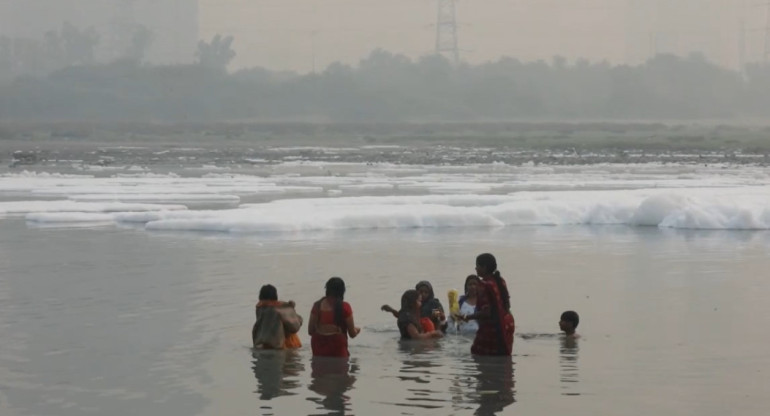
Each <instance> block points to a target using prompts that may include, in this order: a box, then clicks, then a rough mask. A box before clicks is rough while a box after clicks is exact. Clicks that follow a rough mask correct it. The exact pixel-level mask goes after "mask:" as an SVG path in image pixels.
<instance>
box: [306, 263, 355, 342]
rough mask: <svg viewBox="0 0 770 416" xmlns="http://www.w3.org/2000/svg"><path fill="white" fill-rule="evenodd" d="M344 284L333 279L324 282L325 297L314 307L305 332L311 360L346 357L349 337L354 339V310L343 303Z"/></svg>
mask: <svg viewBox="0 0 770 416" xmlns="http://www.w3.org/2000/svg"><path fill="white" fill-rule="evenodd" d="M344 298H345V281H343V280H342V279H341V278H339V277H332V278H331V279H329V280H328V281H327V282H326V296H325V297H323V298H321V300H319V301H318V302H316V303H315V304H313V309H312V310H311V311H310V320H309V321H308V325H307V332H308V335H310V346H311V347H312V349H313V356H314V357H349V356H350V353H349V352H348V336H349V337H350V338H355V337H356V336H358V334H360V333H361V328H358V327H356V326H355V322H354V321H353V309H352V308H351V307H350V304H349V303H347V302H345V301H344Z"/></svg>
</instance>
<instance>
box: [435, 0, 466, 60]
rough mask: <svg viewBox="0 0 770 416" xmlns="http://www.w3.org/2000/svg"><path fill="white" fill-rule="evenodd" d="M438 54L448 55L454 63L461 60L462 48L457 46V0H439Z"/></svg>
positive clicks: (437, 23)
mask: <svg viewBox="0 0 770 416" xmlns="http://www.w3.org/2000/svg"><path fill="white" fill-rule="evenodd" d="M436 54H437V55H442V56H446V57H447V58H449V60H450V61H452V63H454V64H457V63H459V62H460V49H459V48H458V46H457V21H456V20H455V0H438V18H437V20H436Z"/></svg>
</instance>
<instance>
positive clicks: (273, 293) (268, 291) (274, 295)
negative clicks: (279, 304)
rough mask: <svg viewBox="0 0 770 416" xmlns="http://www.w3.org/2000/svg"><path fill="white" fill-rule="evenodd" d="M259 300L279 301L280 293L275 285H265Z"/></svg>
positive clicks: (260, 292)
mask: <svg viewBox="0 0 770 416" xmlns="http://www.w3.org/2000/svg"><path fill="white" fill-rule="evenodd" d="M259 300H278V291H277V290H276V289H275V286H273V285H264V286H262V288H261V289H259Z"/></svg>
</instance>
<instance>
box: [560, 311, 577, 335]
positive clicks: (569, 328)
mask: <svg viewBox="0 0 770 416" xmlns="http://www.w3.org/2000/svg"><path fill="white" fill-rule="evenodd" d="M579 323H580V316H578V314H577V312H575V311H566V312H564V313H562V314H561V318H560V319H559V329H561V330H562V331H564V332H565V333H567V334H573V333H574V332H575V329H576V328H577V326H578V324H579Z"/></svg>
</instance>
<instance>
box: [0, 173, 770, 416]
mask: <svg viewBox="0 0 770 416" xmlns="http://www.w3.org/2000/svg"><path fill="white" fill-rule="evenodd" d="M361 169H365V168H361ZM656 169H657V168H656ZM745 172H747V171H744V170H739V171H738V173H737V174H736V175H737V176H739V177H741V178H744V179H745V176H746V175H744V174H743V173H745ZM284 173H285V172H282V174H284ZM583 174H584V175H585V177H588V176H589V175H596V172H595V171H592V172H588V171H584V172H583ZM756 174H757V173H756V172H754V173H752V174H750V175H748V176H750V177H751V178H754V179H756ZM568 175H573V173H568ZM645 175H647V174H645ZM736 175H734V176H736ZM643 176H644V175H643ZM706 176H707V175H706V174H701V173H697V172H696V173H694V174H689V176H688V178H689V179H691V180H695V181H696V182H697V181H699V180H700V179H701V178H705V177H706ZM148 177H150V178H151V179H152V178H154V177H152V176H148ZM19 178H20V177H19V176H14V175H11V176H6V177H5V178H2V182H0V184H3V185H4V186H5V188H6V191H5V194H4V195H5V197H4V198H5V201H6V202H9V201H10V202H19V201H21V202H24V201H29V200H30V198H29V197H28V196H25V195H23V194H20V191H19V187H20V186H21V185H19V184H20V183H22V182H23V183H24V184H28V183H29V181H31V182H34V181H36V180H41V178H40V177H39V175H38V176H35V175H30V177H29V181H27V179H24V178H23V177H22V179H24V180H23V181H21V182H20V179H19ZM677 178H679V179H681V175H679V176H677ZM43 179H45V180H50V178H48V177H44V178H43ZM434 179H435V178H434ZM626 179H628V178H626ZM648 179H649V177H648V176H645V180H648ZM754 179H752V180H754ZM56 180H59V181H65V182H66V181H69V180H71V179H70V178H66V177H65V178H56ZM72 180H74V181H82V180H83V178H74V179H72ZM90 180H93V181H97V180H102V179H100V178H94V179H88V178H86V182H88V181H90ZM158 180H163V178H161V179H158ZM205 180H206V179H205V178H204V177H203V176H201V179H200V181H205ZM431 180H433V179H431ZM608 180H609V181H610V182H612V181H611V180H610V179H608ZM121 181H124V182H126V181H128V182H130V181H131V179H130V178H123V179H121ZM192 181H193V182H195V181H196V179H192ZM401 183H403V182H401ZM64 185H66V184H64ZM64 185H61V184H60V186H64ZM95 185H99V186H102V185H104V183H101V182H100V183H98V184H97V183H96V182H88V184H86V185H83V184H80V185H78V186H90V187H93V186H95ZM113 185H114V184H112V185H110V186H113ZM749 185H750V186H755V187H756V186H757V184H756V183H753V182H752V183H751V184H746V186H749ZM25 186H26V185H25ZM32 186H33V187H34V186H39V185H32ZM123 186H125V187H126V189H129V188H130V189H131V190H132V192H134V191H136V186H137V185H136V184H130V185H126V184H125V183H124V184H123ZM141 186H144V185H141ZM177 186H178V185H177ZM426 186H427V185H426ZM740 186H743V185H740ZM737 187H739V185H735V186H734V187H733V188H731V189H735V188H737ZM11 188H13V191H10V190H9V189H11ZM544 188H546V187H545V186H541V189H544ZM604 188H605V189H621V190H622V189H625V188H628V189H637V188H638V187H636V186H629V185H628V182H627V181H625V179H624V181H622V182H621V181H618V182H617V183H615V184H612V183H610V184H609V186H608V185H606V184H605V185H604ZM690 188H692V187H688V186H686V185H685V186H683V189H685V190H687V189H690ZM90 189H91V190H90V191H89V192H95V191H94V190H93V188H90ZM349 189H350V188H346V190H349ZM366 189H368V192H369V193H370V194H378V195H381V194H383V193H384V194H387V195H390V194H394V193H395V192H393V191H387V190H386V191H383V190H382V188H381V187H370V188H366ZM715 189H716V190H715V191H714V192H715V193H719V192H722V191H721V189H722V188H715ZM757 189H760V190H761V188H752V191H751V192H750V193H752V195H754V194H756V193H757V192H759V191H757ZM325 191H326V193H324V194H323V195H317V196H313V197H312V198H311V199H313V200H316V199H323V200H326V199H330V198H333V197H334V196H336V192H328V189H326V188H325ZM105 192H109V193H110V194H113V193H114V192H115V189H114V188H110V190H109V191H105ZM359 192H360V190H359ZM624 192H632V191H631V190H626V191H624ZM762 192H765V191H762ZM125 193H128V191H125ZM404 193H407V194H410V195H413V194H415V192H404ZM760 193H761V192H760ZM69 194H70V195H81V194H82V192H75V191H72V192H70V193H69ZM442 194H443V193H442ZM51 195H52V193H51V192H50V189H49V190H48V191H47V192H45V196H44V197H40V198H38V199H44V200H48V201H50V200H51V199H52V198H53V197H52V196H51ZM465 195H467V193H466V194H465ZM608 195H609V194H608ZM409 197H410V196H404V198H409ZM742 197H744V198H747V197H746V195H743V196H742ZM281 198H282V197H280V196H278V197H276V196H271V197H270V198H268V199H270V200H277V199H281ZM538 198H541V199H542V195H541V196H538ZM688 198H693V197H692V196H688ZM150 199H152V198H150ZM170 199H174V198H172V197H170ZM258 199H259V198H252V200H254V201H257V200H258ZM742 201H744V203H747V204H748V203H749V202H745V201H750V200H749V199H744V200H742ZM752 201H753V200H752ZM172 202H173V201H172ZM402 202H403V200H402V201H401V202H399V203H402ZM423 202H424V201H423ZM297 204H298V205H301V204H302V202H299V201H298V202H297ZM420 204H422V202H421V203H420ZM462 205H463V207H464V208H463V209H471V210H472V209H474V208H473V207H472V206H471V205H472V204H468V203H465V202H463V203H462ZM319 207H322V206H321V205H319ZM713 207H714V206H712V208H713ZM221 208H222V207H217V209H216V210H214V211H213V212H214V213H213V214H211V213H210V212H208V211H206V210H204V209H201V210H197V211H196V210H195V209H192V208H191V210H193V211H196V212H198V213H206V215H220V214H218V212H220V211H222V210H221ZM536 208H537V207H535V208H533V207H532V206H530V208H529V209H536ZM722 208H724V207H722ZM56 209H59V208H56ZM317 209H321V208H317ZM346 209H349V210H350V209H351V208H350V207H348V208H346ZM618 209H620V208H618ZM28 211H35V209H29V210H28ZM48 212H49V213H50V211H48ZM308 212H309V211H303V210H299V211H297V212H292V213H291V215H293V216H296V215H310V214H309V213H308ZM464 212H465V211H464ZM549 212H550V214H549V215H554V212H553V211H549ZM719 212H721V213H722V214H724V213H725V212H728V211H727V210H726V209H722V210H721V211H719ZM256 213H257V212H256V211H255V214H254V215H256ZM355 213H356V211H355V210H351V211H348V214H346V217H345V218H347V222H345V218H343V219H339V218H338V219H337V222H334V226H329V227H326V228H324V229H322V230H313V229H312V227H311V229H307V227H305V228H303V229H302V230H300V231H294V232H286V231H285V229H284V228H281V227H278V226H277V225H276V224H278V225H280V224H284V223H285V222H286V221H287V220H286V219H280V220H279V219H276V218H275V213H274V212H272V213H271V214H270V215H273V217H270V218H273V219H272V220H270V221H274V222H270V223H269V224H267V223H265V221H268V220H265V219H261V220H260V221H262V222H259V223H258V224H256V223H253V222H252V223H248V224H247V225H249V227H245V226H244V221H246V220H243V219H241V220H239V221H240V222H238V225H239V226H240V227H241V228H239V229H238V230H240V231H239V232H235V231H232V230H233V228H230V229H231V231H229V232H222V231H221V229H220V228H222V227H224V228H225V229H227V226H223V225H222V223H227V221H229V219H228V218H230V217H222V218H219V217H217V218H219V220H217V221H219V222H216V221H213V220H212V219H211V217H207V219H206V220H205V221H203V220H201V221H203V222H199V223H197V224H194V226H193V225H190V223H189V221H190V219H189V218H187V219H186V220H185V221H187V222H185V223H184V224H187V226H186V228H187V229H184V228H185V227H182V226H181V225H180V224H182V223H180V222H179V219H178V218H177V219H176V220H174V219H173V218H172V219H169V220H168V221H172V220H174V221H177V222H169V223H164V222H163V220H162V221H160V223H158V226H157V227H150V223H148V224H146V225H145V223H141V222H140V223H137V222H133V221H128V222H122V221H115V219H114V218H111V219H105V218H102V217H95V218H92V219H91V221H86V222H85V223H84V222H62V221H59V220H60V219H59V220H56V218H54V217H53V216H49V217H30V216H25V215H23V214H22V215H19V214H12V213H9V214H7V215H6V216H5V217H4V218H2V219H0V304H2V308H1V309H0V311H1V312H0V339H2V347H0V413H2V414H3V415H8V416H23V415H24V416H26V415H57V416H68V415H73V416H75V415H77V416H81V415H108V414H109V415H164V416H176V415H180V416H181V415H185V416H189V415H211V416H214V415H225V416H226V415H243V414H251V415H253V414H256V415H322V414H329V415H331V414H358V415H372V414H404V415H423V414H426V415H430V414H441V415H471V414H479V415H492V414H514V413H519V414H560V413H569V414H572V415H596V414H625V415H649V414H655V413H658V414H667V415H699V416H708V415H720V416H721V415H724V414H740V415H763V414H765V412H766V409H767V408H769V407H770V398H768V396H767V394H766V393H767V388H768V380H770V374H768V372H770V370H768V369H770V354H768V352H767V345H768V342H770V335H768V334H767V331H765V330H764V325H763V324H764V322H765V320H766V318H765V317H767V316H770V303H768V302H767V301H766V294H767V293H770V280H769V279H767V275H766V274H765V273H767V270H769V269H770V256H768V249H769V248H770V234H768V233H767V231H765V230H762V229H754V230H744V229H738V228H741V227H733V228H724V227H723V228H722V229H713V228H714V227H711V228H712V229H705V228H703V227H702V228H700V229H697V228H696V229H692V227H691V228H682V227H657V226H643V225H633V224H629V223H623V221H607V222H606V223H597V222H598V221H596V218H598V217H602V218H604V216H598V217H597V216H593V217H591V218H593V220H592V221H587V222H584V223H577V224H575V223H570V224H564V223H561V222H559V221H555V220H552V221H550V223H543V224H532V221H530V223H528V224H522V223H519V224H514V225H510V224H503V225H496V226H478V225H476V223H474V222H473V221H470V220H467V221H466V222H462V224H460V225H458V224H454V226H453V225H452V222H453V221H455V222H456V221H457V219H458V218H465V219H467V218H471V217H472V216H471V217H468V215H471V214H468V213H467V212H465V213H464V214H462V215H464V216H456V215H459V214H456V213H452V212H447V211H442V210H438V211H436V212H434V213H433V214H431V215H432V216H430V218H432V221H433V222H429V223H430V224H431V225H425V224H427V223H428V222H426V218H428V217H426V216H427V215H428V214H426V213H425V212H423V213H422V214H421V215H423V217H421V220H420V221H422V222H420V224H423V225H424V226H415V225H414V224H412V223H409V222H408V221H406V220H405V219H404V218H405V217H404V215H405V214H403V213H401V214H398V215H401V216H402V217H400V218H401V220H400V221H401V222H400V223H399V224H406V225H404V226H398V225H396V226H391V227H383V226H377V227H372V226H356V227H341V226H340V224H341V223H352V222H355V223H356V224H359V225H361V224H362V223H366V224H370V223H367V222H366V221H373V220H372V219H371V218H368V217H365V216H356V215H354V214H355ZM477 214H478V212H477V213H475V214H473V215H477ZM185 215H192V214H189V213H188V214H185ZM222 215H224V214H222ZM265 215H267V214H265ZM287 215H288V214H287ZM490 215H491V214H490ZM720 215H721V214H720ZM381 217H382V214H378V219H377V221H379V222H377V224H382V222H381V221H382V218H381ZM503 217H505V215H502V214H501V215H498V217H496V218H498V219H499V218H503ZM291 218H292V219H293V221H296V222H297V223H301V222H303V221H305V220H307V219H306V218H305V219H303V218H300V217H291ZM319 218H320V219H319V221H323V220H328V218H327V217H323V216H321V217H319ZM447 218H450V219H447ZM452 218H454V219H452ZM506 218H507V217H506ZM517 218H520V217H517ZM757 218H761V215H760V216H759V217H757ZM95 220H100V221H95ZM755 220H756V221H759V220H757V219H756V218H755ZM254 221H256V220H254ZM405 221H406V222H405ZM442 221H444V222H442ZM468 221H470V222H468ZM732 221H733V222H732V223H733V224H735V223H736V222H735V220H734V219H733V220H732ZM746 221H747V223H751V221H749V220H746ZM756 221H755V222H756ZM573 222H574V221H573ZM690 223H692V222H687V221H684V220H683V222H682V224H690ZM164 224H165V225H164ZM169 224H171V225H173V226H168V225H169ZM202 224H203V225H205V227H202V226H201V225H202ZM255 224H256V225H255ZM437 224H438V225H437ZM445 224H449V225H448V226H444V225H445ZM225 225H227V224H225ZM229 226H230V227H232V226H233V224H231V223H230V225H229ZM257 226H259V227H267V228H269V229H270V230H273V232H261V231H259V230H257V231H255V228H254V227H257ZM180 227H181V228H182V229H180ZM212 227H213V228H216V229H217V232H213V231H211V229H212ZM250 227H251V228H250ZM717 228H718V227H717ZM743 228H746V227H743ZM755 228H757V227H755ZM200 229H204V231H196V230H200ZM276 230H278V231H276ZM482 252H491V253H493V254H495V255H496V257H497V259H498V265H499V269H500V271H501V273H502V275H503V276H504V278H505V279H506V280H507V282H508V285H509V288H510V292H511V297H512V299H511V303H512V310H513V314H514V316H515V319H516V325H517V328H516V338H515V343H514V354H513V357H511V359H499V358H497V359H495V358H492V359H480V358H475V357H473V356H471V355H470V353H469V350H470V344H471V342H472V339H471V338H468V337H464V336H461V335H450V336H447V337H446V338H444V339H441V340H438V341H434V342H426V343H410V342H402V341H400V340H399V334H398V331H397V329H396V325H395V321H394V320H393V318H392V317H391V316H390V315H388V314H385V313H383V312H381V311H380V310H379V307H380V305H382V304H383V303H389V304H391V305H397V304H398V301H399V298H400V295H401V293H402V292H403V291H404V290H405V289H409V288H412V287H413V286H414V284H415V283H416V282H417V281H419V280H425V279H427V280H430V281H431V282H432V283H433V286H434V288H435V289H436V293H437V296H438V297H439V298H440V299H441V300H442V301H443V302H444V303H445V304H446V292H447V290H449V289H451V288H460V287H461V286H462V282H463V280H464V277H465V276H466V275H467V274H469V273H471V272H473V266H474V261H475V256H476V255H477V254H479V253H482ZM331 276H341V277H342V278H343V279H344V280H345V281H346V283H347V288H348V290H347V293H346V300H347V301H348V302H350V304H351V305H352V307H353V311H354V316H355V319H356V321H357V323H358V325H360V326H362V333H361V335H360V336H359V337H358V338H356V339H353V340H351V341H350V352H351V358H350V360H349V361H345V360H343V361H339V360H313V359H312V357H311V353H310V348H309V343H310V340H309V337H308V336H307V334H306V332H305V328H304V327H303V329H302V331H301V338H302V341H303V344H304V346H303V347H302V348H301V349H300V350H298V351H294V352H280V351H279V352H276V351H256V352H255V351H252V349H251V348H250V347H251V345H250V344H251V341H250V329H251V325H252V324H253V319H254V304H255V303H256V301H257V294H258V291H259V288H260V286H261V285H263V284H266V283H271V284H274V285H275V286H277V288H278V293H279V297H280V298H281V299H285V300H289V299H291V300H294V301H295V302H296V303H297V305H298V311H299V313H300V314H302V315H303V316H305V317H307V316H308V314H309V310H310V307H311V305H312V303H313V302H314V301H315V300H317V299H318V298H319V297H321V296H322V295H323V285H324V282H325V281H326V280H327V279H328V278H329V277H331ZM568 309H573V310H576V311H578V312H579V313H580V316H581V322H580V325H579V327H578V333H580V334H581V338H580V339H578V340H577V341H576V342H568V341H566V340H564V339H562V338H561V337H560V336H559V334H558V324H557V322H558V320H559V315H560V314H561V312H562V311H564V310H568Z"/></svg>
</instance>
